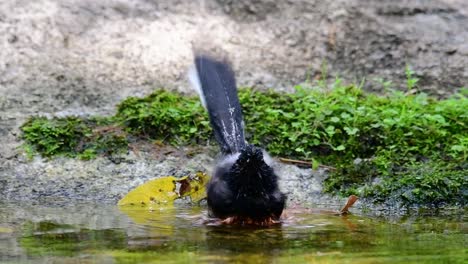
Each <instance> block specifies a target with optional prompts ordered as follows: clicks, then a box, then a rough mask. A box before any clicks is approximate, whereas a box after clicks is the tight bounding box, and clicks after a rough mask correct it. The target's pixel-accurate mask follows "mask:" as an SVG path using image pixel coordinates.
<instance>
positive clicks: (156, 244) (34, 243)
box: [0, 205, 468, 263]
mask: <svg viewBox="0 0 468 264" xmlns="http://www.w3.org/2000/svg"><path fill="white" fill-rule="evenodd" d="M205 214H206V212H205V209H204V208H199V207H176V208H166V209H162V210H158V211H153V212H148V211H146V210H140V209H128V208H127V209H125V210H124V211H123V212H120V211H119V210H118V209H117V208H116V207H114V206H96V205H74V206H67V207H40V206H30V205H28V206H24V205H8V206H6V205H3V206H1V205H0V262H6V263H8V262H15V263H16V262H31V263H36V262H65V261H66V262H70V263H75V262H83V261H84V260H86V261H85V262H87V263H101V262H103V261H104V262H115V261H117V262H119V263H144V262H156V263H159V262H163V261H164V262H172V263H174V262H175V263H178V262H182V263H183V262H216V263H230V262H249V263H255V262H257V263H272V262H276V263H292V262H296V263H297V262H316V263H329V262H341V261H343V260H346V261H347V262H351V263H375V262H379V263H395V262H400V263H412V262H414V263H416V262H420V261H421V260H423V261H424V262H431V261H433V262H435V263H436V262H441V261H442V262H443V261H445V262H450V263H456V262H460V263H462V262H463V260H464V258H465V257H466V253H465V248H466V247H467V246H468V245H467V235H466V224H465V223H464V220H463V217H464V216H463V215H453V216H450V217H433V216H431V217H409V218H406V219H397V220H392V221H389V220H388V219H386V220H385V219H375V218H368V217H360V216H355V215H348V216H336V215H332V214H328V213H324V212H319V213H316V212H315V213H314V212H310V211H304V210H302V211H301V210H295V211H290V212H289V213H288V217H286V219H285V220H284V222H283V223H282V224H281V225H277V226H272V227H268V228H258V227H240V226H225V225H220V226H210V225H206V224H205V222H206V215H205ZM390 222H391V223H390Z"/></svg>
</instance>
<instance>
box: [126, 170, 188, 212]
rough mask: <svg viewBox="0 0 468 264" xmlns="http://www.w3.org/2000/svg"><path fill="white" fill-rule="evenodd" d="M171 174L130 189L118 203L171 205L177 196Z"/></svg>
mask: <svg viewBox="0 0 468 264" xmlns="http://www.w3.org/2000/svg"><path fill="white" fill-rule="evenodd" d="M177 180H178V179H177V178H176V177H173V176H168V177H163V178H159V179H155V180H150V181H147V182H145V183H144V184H142V185H140V186H138V187H136V188H135V189H133V190H131V191H130V192H129V193H128V194H127V195H125V196H124V197H123V198H122V199H121V200H120V201H119V203H118V205H119V206H124V205H140V206H143V207H146V206H150V207H151V206H153V205H171V204H172V203H173V201H174V200H175V199H176V198H178V197H179V195H178V194H177V193H176V181H177Z"/></svg>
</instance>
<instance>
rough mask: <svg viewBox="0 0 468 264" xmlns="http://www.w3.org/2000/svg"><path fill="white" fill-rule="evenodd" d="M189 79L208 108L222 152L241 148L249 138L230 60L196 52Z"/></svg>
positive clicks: (237, 150)
mask: <svg viewBox="0 0 468 264" xmlns="http://www.w3.org/2000/svg"><path fill="white" fill-rule="evenodd" d="M189 79H190V81H191V82H192V85H193V86H194V88H195V90H197V92H198V93H199V94H200V98H201V101H202V103H203V106H204V107H205V108H206V109H207V111H208V114H209V116H210V122H211V126H212V128H213V132H214V135H215V138H216V140H217V141H218V144H219V145H220V147H221V150H222V152H223V153H224V154H230V153H236V152H239V151H240V150H241V149H243V148H244V147H245V145H246V142H245V138H244V125H243V119H242V109H241V106H240V103H239V98H238V96H237V88H236V81H235V77H234V72H233V71H232V69H231V66H230V65H229V63H228V62H226V61H222V60H216V59H214V58H212V57H210V56H207V55H196V56H195V69H194V70H192V71H191V72H189Z"/></svg>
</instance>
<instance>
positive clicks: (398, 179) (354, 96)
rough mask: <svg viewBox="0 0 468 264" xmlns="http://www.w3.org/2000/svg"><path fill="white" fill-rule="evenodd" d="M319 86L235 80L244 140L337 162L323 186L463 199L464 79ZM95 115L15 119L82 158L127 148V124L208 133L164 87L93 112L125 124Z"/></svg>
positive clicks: (186, 100) (183, 139)
mask: <svg viewBox="0 0 468 264" xmlns="http://www.w3.org/2000/svg"><path fill="white" fill-rule="evenodd" d="M406 73H407V77H408V80H410V79H412V81H409V82H408V89H409V90H410V89H413V88H414V86H415V85H416V83H417V79H416V78H414V77H413V72H412V71H411V70H410V69H409V67H407V71H406ZM323 86H326V84H324V83H322V85H321V86H320V87H303V86H297V87H295V90H296V91H295V92H294V93H291V94H284V93H277V92H273V91H266V92H259V91H255V90H253V89H241V90H240V91H239V98H240V101H241V104H242V107H243V112H244V119H245V123H246V137H247V140H248V141H249V142H250V143H253V144H255V145H259V146H263V147H265V148H267V150H268V151H269V152H270V153H272V154H273V155H277V156H285V157H290V158H296V159H305V160H311V161H312V163H313V164H314V167H315V168H316V167H317V164H318V163H325V164H329V165H331V166H334V167H336V169H337V170H336V171H335V172H333V173H332V175H331V176H330V177H329V178H328V179H327V181H326V183H325V187H326V190H327V191H329V192H334V193H341V194H344V195H348V194H357V195H360V196H367V197H374V198H375V199H376V200H382V199H384V198H388V197H397V198H399V199H401V200H403V201H404V202H405V203H407V204H409V205H414V204H424V205H433V204H443V203H447V204H450V203H454V202H455V201H457V202H459V203H462V204H465V203H466V201H467V200H468V199H466V195H467V192H468V191H467V189H468V186H467V181H466V176H464V175H467V174H468V173H467V168H468V165H467V159H468V129H467V122H468V112H467V111H466V109H468V99H467V96H466V92H464V90H463V89H462V92H461V93H460V94H458V95H455V96H453V97H452V98H448V99H444V100H438V99H435V98H431V97H429V96H427V95H426V94H423V93H420V94H407V93H403V92H400V91H388V92H387V94H386V95H385V96H379V95H375V94H369V93H365V92H363V91H362V90H361V89H360V87H356V86H353V85H351V86H344V85H343V84H342V83H341V80H339V79H337V80H335V83H334V84H332V85H331V89H327V88H326V87H323ZM96 120H98V119H94V120H93V121H92V122H90V123H92V124H91V125H90V124H88V123H89V122H88V123H87V121H84V120H81V119H78V118H74V117H70V118H59V119H51V120H48V119H45V118H33V119H31V120H30V121H28V122H27V123H26V124H25V125H24V126H23V131H24V139H25V140H26V142H27V143H29V144H30V145H32V146H33V147H34V148H35V149H36V150H37V151H39V152H40V153H41V154H43V155H45V156H53V155H56V154H60V153H68V154H69V153H78V156H79V157H81V158H85V159H89V158H93V157H94V156H96V155H100V154H106V153H107V154H109V152H112V151H114V150H122V149H125V148H126V145H127V139H126V133H130V134H131V135H133V136H135V137H139V138H146V139H152V140H159V141H163V142H166V143H170V144H206V142H209V141H210V139H211V137H212V132H211V129H210V126H209V120H208V115H207V113H206V111H205V110H204V109H203V108H202V106H201V104H200V102H199V100H198V98H195V97H186V96H183V95H180V94H177V93H173V92H168V91H163V90H158V91H155V92H154V93H153V94H151V95H149V96H147V97H144V98H136V97H130V98H128V99H126V100H124V101H123V102H122V103H120V104H119V105H118V109H117V114H116V116H114V117H112V118H107V119H103V120H101V121H99V123H100V124H101V125H102V124H105V125H107V126H115V127H121V128H122V129H123V131H122V130H119V132H115V131H114V132H113V133H114V134H112V136H108V133H107V132H103V133H101V134H99V133H98V134H96V132H95V131H96V129H95V128H93V126H97V125H96V124H98V121H96ZM403 190H404V191H403ZM457 197H458V198H457ZM460 197H461V198H460ZM459 198H460V199H459Z"/></svg>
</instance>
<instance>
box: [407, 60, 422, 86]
mask: <svg viewBox="0 0 468 264" xmlns="http://www.w3.org/2000/svg"><path fill="white" fill-rule="evenodd" d="M405 74H406V88H408V91H411V90H413V88H415V87H416V85H417V83H418V82H419V78H417V77H414V71H413V70H412V69H411V67H410V66H409V65H408V64H407V65H406V67H405Z"/></svg>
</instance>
